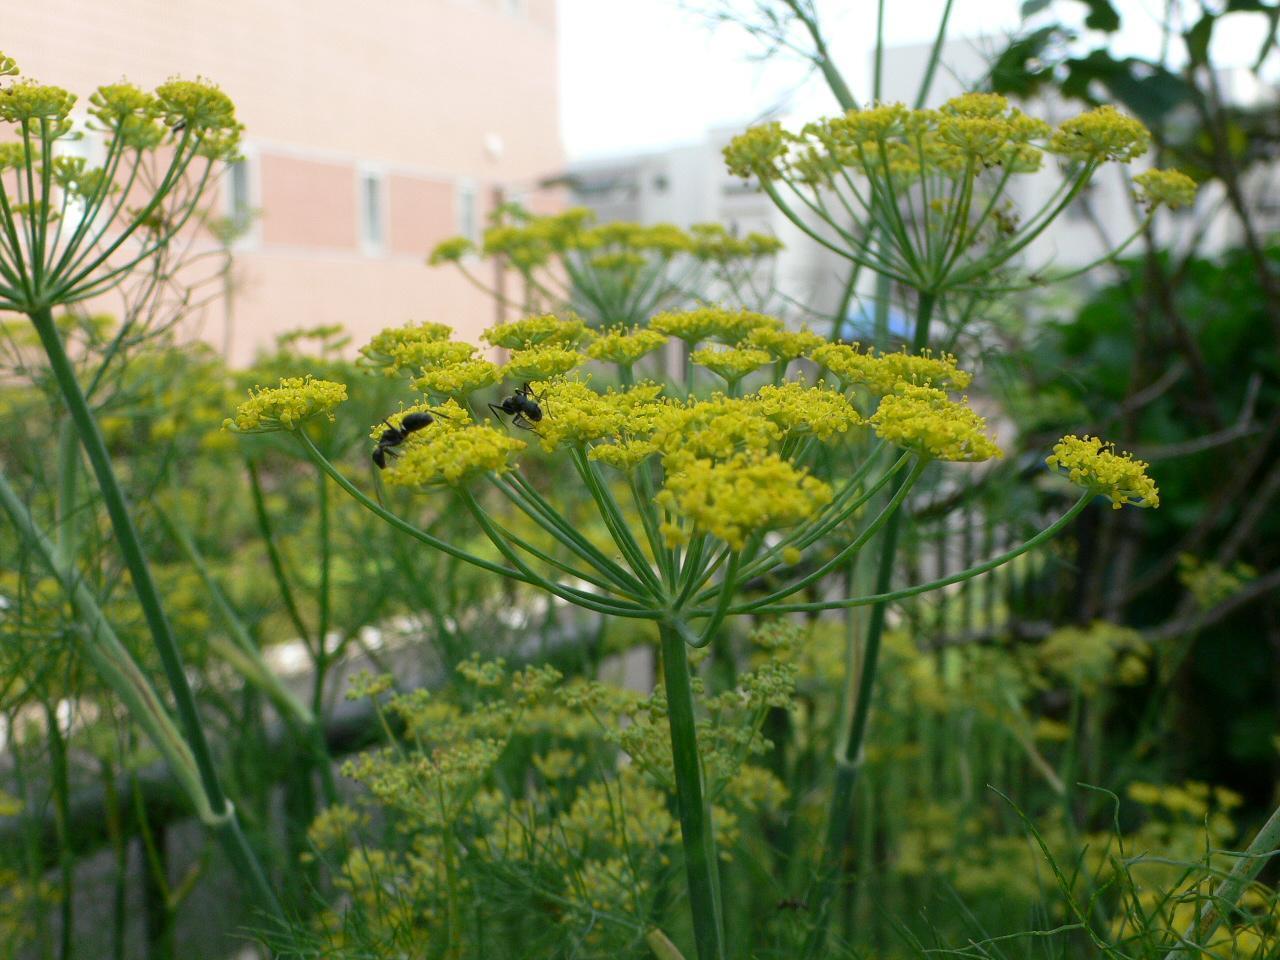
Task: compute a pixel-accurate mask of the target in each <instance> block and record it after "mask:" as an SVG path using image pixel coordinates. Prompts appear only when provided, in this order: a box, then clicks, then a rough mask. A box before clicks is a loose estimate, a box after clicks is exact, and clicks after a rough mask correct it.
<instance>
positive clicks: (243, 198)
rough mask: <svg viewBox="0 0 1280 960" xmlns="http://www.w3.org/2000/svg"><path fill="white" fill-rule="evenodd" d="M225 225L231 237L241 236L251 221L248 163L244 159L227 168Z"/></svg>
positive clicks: (251, 207)
mask: <svg viewBox="0 0 1280 960" xmlns="http://www.w3.org/2000/svg"><path fill="white" fill-rule="evenodd" d="M226 178H227V187H226V208H227V223H228V226H229V227H230V228H231V235H232V236H233V237H240V236H243V235H244V234H245V233H246V232H247V231H248V229H249V224H250V222H251V221H252V220H253V201H252V199H251V197H250V195H249V161H248V160H246V159H245V158H244V157H241V158H240V159H239V160H236V161H234V162H232V163H231V164H230V165H229V166H228V167H227V173H226Z"/></svg>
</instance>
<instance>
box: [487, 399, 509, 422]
mask: <svg viewBox="0 0 1280 960" xmlns="http://www.w3.org/2000/svg"><path fill="white" fill-rule="evenodd" d="M489 409H490V410H491V411H492V412H493V418H494V419H495V420H497V421H498V422H499V423H500V424H502V425H503V426H504V427H505V426H506V425H507V421H505V420H503V419H502V414H503V412H504V411H503V409H502V408H501V407H500V406H498V405H497V404H496V403H491V404H489Z"/></svg>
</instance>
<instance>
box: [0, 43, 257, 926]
mask: <svg viewBox="0 0 1280 960" xmlns="http://www.w3.org/2000/svg"><path fill="white" fill-rule="evenodd" d="M0 63H3V64H4V65H5V69H4V70H3V75H6V76H14V75H16V72H17V70H16V66H14V65H13V64H12V61H10V60H8V59H7V58H4V57H2V56H0ZM75 102H76V97H75V96H74V95H73V94H71V93H69V92H68V91H66V90H63V89H62V88H61V87H55V86H49V85H45V84H40V83H36V82H34V81H32V80H27V79H21V80H16V81H11V82H10V83H8V84H7V85H5V86H3V87H0V123H3V124H5V125H6V126H7V127H9V128H10V134H11V136H12V139H10V138H9V137H6V140H7V141H8V142H6V143H5V144H4V146H3V147H0V310H8V311H14V312H18V313H22V314H25V315H26V316H27V317H28V318H29V319H30V320H31V323H32V325H33V327H34V328H35V332H36V335H37V336H38V338H39V340H40V344H41V346H42V347H43V349H44V351H45V353H46V355H47V356H48V359H49V366H50V372H51V373H52V376H53V381H54V382H55V383H56V384H57V386H58V389H59V391H60V392H61V393H62V397H63V400H64V402H65V403H66V405H67V410H68V413H69V414H70V419H71V423H72V425H73V427H74V430H75V433H76V435H77V436H78V437H79V440H80V444H81V445H82V446H83V447H84V450H85V453H86V455H87V456H88V459H89V463H90V465H91V466H92V468H93V472H94V475H95V477H96V479H97V482H98V487H99V489H100V491H101V493H102V498H103V502H104V504H105V506H106V509H107V513H108V515H109V517H110V519H111V525H112V529H113V531H114V533H115V537H116V542H117V543H118V544H119V547H120V552H121V554H122V556H123V558H124V561H125V565H126V567H127V568H128V570H129V574H130V577H131V580H132V583H133V587H134V590H135V592H136V594H137V598H138V602H139V605H140V606H141V607H142V610H143V613H144V616H145V618H146V622H147V627H148V629H149V632H150V634H151V637H152V640H153V642H154V643H155V645H156V649H157V652H158V653H159V655H160V660H161V663H162V665H163V667H164V671H165V676H166V678H167V679H168V682H169V687H170V691H171V693H172V695H173V697H174V701H175V704H176V706H177V712H178V719H179V726H180V729H181V730H182V734H183V736H184V737H185V740H186V743H185V744H184V745H183V751H185V752H182V751H179V752H177V753H175V751H176V750H177V747H176V746H173V745H169V746H166V744H165V743H163V742H161V740H162V739H163V738H162V737H161V738H160V739H158V740H157V744H158V746H159V747H160V749H161V751H162V753H164V754H165V756H166V757H169V758H170V760H171V762H172V763H174V764H175V772H176V774H177V776H179V778H182V777H183V776H184V771H183V769H182V768H183V766H184V764H186V760H185V757H186V756H187V755H188V754H189V756H190V765H191V767H192V768H193V769H194V771H195V772H196V774H197V775H198V780H199V786H200V790H199V792H195V791H194V790H189V791H188V792H189V793H192V797H193V802H194V803H195V804H196V806H197V809H198V810H199V812H200V813H201V818H202V819H203V820H204V821H205V822H206V823H208V824H209V825H210V827H211V828H212V829H214V830H215V831H216V832H217V834H218V835H219V837H220V838H221V839H222V840H223V843H224V846H225V847H226V849H227V852H228V855H229V856H230V858H231V860H232V863H233V864H234V865H235V866H236V868H237V870H238V871H239V872H241V873H242V875H243V878H244V879H245V881H246V882H247V883H249V884H250V887H251V889H253V891H254V893H255V895H256V896H257V898H258V905H259V907H260V908H261V909H263V910H264V911H266V912H267V913H270V914H273V915H275V916H277V917H279V916H280V915H281V914H280V907H279V904H278V901H277V900H276V897H275V894H274V893H273V892H272V890H271V887H270V885H269V884H268V883H267V882H266V879H265V877H264V875H263V873H262V869H261V866H260V865H259V864H258V862H257V860H256V858H255V856H254V854H253V853H252V851H251V850H250V849H249V847H248V846H247V844H246V843H245V839H244V836H243V834H242V833H241V831H240V828H239V825H238V821H237V818H236V813H235V807H234V806H233V805H232V803H231V802H230V800H229V799H228V798H227V797H226V795H225V794H224V793H223V790H222V787H221V784H220V783H219V778H218V775H217V772H216V770H215V768H214V764H213V758H212V755H211V752H210V749H209V745H208V743H207V741H206V739H205V736H204V731H203V728H202V726H201V722H200V718H199V715H198V713H197V710H196V705H195V698H194V696H193V694H192V692H191V688H190V686H189V685H188V683H187V679H186V675H185V672H184V669H183V665H182V662H181V658H180V655H179V652H178V645H177V642H176V640H175V638H174V635H173V630H172V627H171V626H170V624H169V622H168V619H167V617H166V616H165V612H164V609H163V606H162V604H161V602H160V596H159V592H158V591H157V589H156V585H155V582H154V580H153V578H152V575H151V570H150V567H149V565H148V563H147V560H146V557H145V556H144V554H143V550H142V545H141V542H140V540H139V537H138V532H137V529H136V527H135V525H134V521H133V516H132V514H131V511H130V509H129V505H128V503H127V501H126V499H125V495H124V491H123V490H122V489H121V487H120V484H119V482H118V481H117V479H116V476H115V470H114V468H113V466H112V463H111V459H110V456H109V454H108V452H107V448H106V444H105V443H104V442H103V438H102V434H101V432H100V430H99V428H98V424H97V422H96V420H95V419H94V415H93V411H92V410H91V408H90V406H89V402H88V400H87V398H86V396H85V392H84V391H83V390H82V388H81V386H80V384H79V382H78V381H77V378H76V373H75V369H74V367H73V366H72V363H71V360H70V359H69V357H68V355H67V351H66V348H65V346H64V343H63V340H62V335H61V333H60V332H59V330H58V327H57V325H56V324H55V321H54V319H53V310H54V309H55V308H57V307H63V306H66V305H68V304H71V303H76V302H79V301H82V300H85V299H88V298H90V297H94V296H97V295H99V294H102V293H105V292H107V291H109V290H111V289H112V288H113V287H115V286H117V285H118V284H120V283H121V282H122V281H123V280H124V278H125V277H126V276H127V275H128V274H129V273H130V271H132V270H133V269H134V268H135V267H137V266H139V265H140V264H142V263H144V262H145V261H147V260H148V259H150V258H151V257H153V256H155V255H157V254H158V253H160V252H161V251H162V250H164V249H165V247H166V246H167V245H168V244H169V243H170V241H171V240H172V239H173V238H174V237H175V236H177V235H178V233H179V232H180V231H182V230H183V229H184V228H185V227H186V226H187V224H188V222H189V221H190V219H191V216H192V214H193V213H195V211H196V208H197V204H198V202H199V200H200V197H201V193H202V191H203V189H204V187H205V186H206V185H207V183H208V181H209V178H210V176H211V175H212V172H213V170H214V168H215V165H216V164H217V163H218V162H219V161H221V160H224V159H227V158H228V157H231V156H233V155H234V153H235V149H236V145H237V143H238V140H239V135H240V129H241V128H240V125H239V124H238V123H237V122H236V119H235V108H234V106H233V105H232V103H231V100H230V99H229V98H228V97H227V96H226V94H224V93H222V91H220V90H219V89H218V88H217V87H215V86H214V85H213V84H211V83H208V82H207V81H203V80H197V81H186V80H176V79H175V80H170V81H168V82H166V83H164V84H161V85H160V86H159V87H158V88H157V89H156V90H155V91H154V92H153V93H147V92H145V91H143V90H140V89H139V88H137V87H135V86H133V85H131V84H128V83H117V84H109V85H106V86H103V87H99V88H98V89H97V90H96V91H95V92H94V93H93V94H92V95H91V96H90V97H89V111H88V112H89V117H90V129H92V130H94V131H95V132H98V133H101V134H102V135H103V137H104V139H105V141H106V147H105V151H106V153H105V158H104V160H103V164H102V166H101V167H97V168H90V167H88V166H87V164H85V163H84V161H83V160H81V159H80V158H73V157H67V156H62V155H60V153H61V147H62V146H63V144H65V143H66V142H68V141H69V140H71V139H73V138H75V137H78V136H80V135H81V133H80V132H79V131H77V130H76V129H75V125H74V123H73V122H72V120H71V110H72V108H73V107H74V105H75ZM62 559H63V561H64V562H70V560H71V558H62ZM77 603H78V604H80V605H81V606H82V607H83V604H82V603H81V599H80V598H79V597H78V596H77ZM106 649H108V650H109V649H110V648H106ZM108 655H110V654H108ZM101 659H102V658H101V657H99V658H98V659H97V660H96V661H95V662H97V663H98V665H99V667H100V668H102V666H103V663H102V662H101ZM119 669H121V670H123V669H124V665H123V663H121V664H120V665H119ZM116 689H117V691H118V692H121V695H122V696H124V693H123V692H122V691H123V687H121V686H120V685H116ZM125 702H126V704H127V705H128V706H130V708H131V710H132V711H133V712H134V713H135V714H137V713H138V710H139V709H140V707H139V703H140V702H141V701H138V700H137V699H136V698H132V699H131V698H129V697H126V698H125ZM138 719H139V722H140V723H142V724H143V726H144V729H147V730H149V731H151V732H152V733H153V736H158V734H157V733H156V731H157V730H160V729H161V727H160V726H157V724H159V721H158V720H155V719H151V720H149V719H148V718H147V717H145V716H139V717H138ZM166 729H167V728H166ZM180 756H181V759H176V758H179V757H180Z"/></svg>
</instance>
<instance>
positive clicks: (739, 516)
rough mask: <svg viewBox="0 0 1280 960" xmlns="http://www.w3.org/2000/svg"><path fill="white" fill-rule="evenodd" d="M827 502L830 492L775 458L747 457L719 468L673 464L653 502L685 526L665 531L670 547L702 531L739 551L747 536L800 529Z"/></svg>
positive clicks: (687, 461)
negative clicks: (801, 524)
mask: <svg viewBox="0 0 1280 960" xmlns="http://www.w3.org/2000/svg"><path fill="white" fill-rule="evenodd" d="M831 496H832V494H831V487H830V486H828V485H827V484H826V483H823V482H822V481H821V480H819V479H817V478H816V477H812V476H809V475H808V474H807V473H806V471H804V470H801V469H799V468H797V467H795V466H794V465H792V464H791V463H788V462H787V461H786V460H783V459H782V458H781V457H779V456H777V455H776V454H759V453H750V452H747V453H738V454H735V455H734V456H733V457H731V458H729V459H728V460H726V461H724V462H723V463H716V462H715V461H713V460H708V459H693V458H686V457H676V458H674V462H673V463H672V464H671V472H670V473H669V474H668V475H667V482H666V485H665V486H664V487H663V489H662V491H661V492H659V494H658V497H657V501H658V503H659V504H660V505H662V506H664V507H666V508H668V509H669V510H670V511H671V512H672V513H673V514H675V515H676V516H677V517H678V518H680V519H682V520H683V521H684V524H678V523H672V522H668V523H667V524H666V525H665V527H664V533H665V535H666V538H667V543H668V544H669V545H672V546H674V545H676V544H679V543H682V542H685V541H687V540H688V538H689V537H690V536H692V535H693V533H694V532H697V531H706V532H707V533H710V534H711V535H712V536H715V537H719V538H720V539H721V540H723V541H724V542H725V543H727V544H728V545H729V547H730V548H732V549H733V550H742V549H743V548H744V547H745V546H746V543H747V537H748V536H750V535H752V534H757V533H763V532H765V531H767V530H776V529H778V528H780V527H788V526H791V525H793V524H796V523H799V522H800V521H801V520H804V519H806V518H808V517H811V516H813V514H814V513H816V512H817V511H818V510H819V509H821V508H822V507H824V506H826V504H828V503H830V502H831Z"/></svg>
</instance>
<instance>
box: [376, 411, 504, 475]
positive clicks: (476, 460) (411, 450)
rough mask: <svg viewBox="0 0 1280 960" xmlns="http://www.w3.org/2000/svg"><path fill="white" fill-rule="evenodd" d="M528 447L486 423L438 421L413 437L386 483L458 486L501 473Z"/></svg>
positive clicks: (391, 469)
mask: <svg viewBox="0 0 1280 960" xmlns="http://www.w3.org/2000/svg"><path fill="white" fill-rule="evenodd" d="M524 448H525V443H524V441H523V440H517V439H516V438H515V437H512V436H509V435H508V434H506V433H503V432H502V431H500V430H496V429H494V428H493V427H491V426H488V425H487V424H475V425H469V426H455V425H453V423H452V422H451V421H449V420H446V419H443V418H442V419H438V420H437V421H436V422H435V423H433V424H432V425H431V427H430V428H428V429H426V430H420V431H418V432H417V433H416V434H414V439H413V442H412V443H410V444H408V445H407V448H406V449H405V451H404V453H403V455H402V456H401V457H400V458H399V459H398V460H396V461H395V463H394V464H393V465H391V466H390V467H388V468H387V471H386V477H387V483H389V484H392V485H394V486H402V487H430V486H435V485H439V484H447V485H450V486H457V485H458V484H461V483H465V482H467V481H468V480H470V479H471V478H472V477H475V476H477V475H480V474H502V473H505V472H506V471H508V470H510V469H511V466H512V465H511V458H512V457H513V456H514V455H515V454H517V453H519V452H520V451H521V450H523V449H524Z"/></svg>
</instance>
